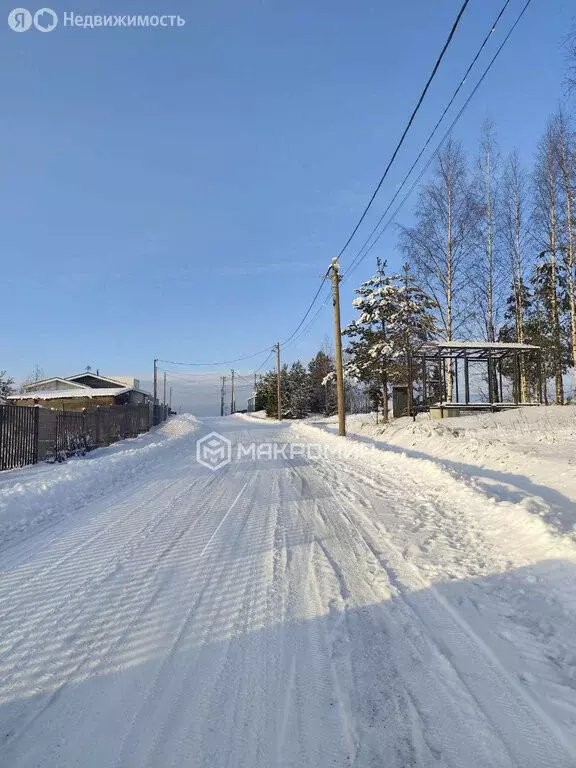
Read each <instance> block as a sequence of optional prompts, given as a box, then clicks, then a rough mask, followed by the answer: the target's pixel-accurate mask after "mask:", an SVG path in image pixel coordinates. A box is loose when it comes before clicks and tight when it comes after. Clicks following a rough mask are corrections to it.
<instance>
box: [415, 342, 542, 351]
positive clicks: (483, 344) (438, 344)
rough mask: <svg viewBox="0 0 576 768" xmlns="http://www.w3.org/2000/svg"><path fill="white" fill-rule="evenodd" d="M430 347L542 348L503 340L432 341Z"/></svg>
mask: <svg viewBox="0 0 576 768" xmlns="http://www.w3.org/2000/svg"><path fill="white" fill-rule="evenodd" d="M426 346H428V347H443V348H444V349H501V350H505V349H540V347H535V346H534V345H533V344H517V343H513V342H510V343H508V342H503V341H430V342H429V343H428V344H427V345H426Z"/></svg>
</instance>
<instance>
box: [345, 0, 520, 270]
mask: <svg viewBox="0 0 576 768" xmlns="http://www.w3.org/2000/svg"><path fill="white" fill-rule="evenodd" d="M531 2H532V0H526V3H525V4H524V7H523V8H522V10H521V11H520V13H519V14H518V16H517V17H516V20H515V21H514V24H513V25H512V26H511V28H510V30H509V31H508V34H507V35H506V37H505V38H504V40H503V41H502V43H501V44H500V46H499V47H498V48H497V50H496V53H495V54H494V56H493V57H492V58H491V59H490V62H489V64H488V66H487V67H486V69H485V70H484V72H483V73H482V75H481V77H480V79H479V80H478V82H477V83H476V85H475V86H474V88H473V90H472V92H471V93H470V95H469V96H468V98H467V99H466V101H465V102H464V104H463V105H462V107H461V108H460V110H459V112H458V114H457V115H456V117H455V118H454V120H453V121H452V123H451V124H450V127H449V128H448V130H447V131H446V133H445V134H444V136H443V137H442V139H441V140H440V142H439V144H438V145H437V147H436V149H435V150H434V152H433V153H432V154H431V155H430V157H429V158H428V160H427V162H426V165H425V166H424V167H423V168H422V170H421V171H420V173H419V175H418V176H417V178H416V179H415V180H414V182H413V184H412V186H411V187H410V189H409V190H408V192H407V193H406V195H405V196H404V197H403V198H402V200H401V202H400V205H398V207H397V208H396V210H395V211H394V213H393V214H392V216H391V217H390V218H389V219H388V221H387V222H386V224H385V225H384V226H383V227H382V229H381V230H380V232H379V233H378V235H377V236H376V238H375V239H374V241H373V242H372V243H371V244H370V245H369V246H368V248H367V249H366V251H365V253H364V254H362V256H361V258H360V259H358V256H359V255H360V253H362V249H363V248H364V247H365V245H366V243H365V244H364V246H362V248H361V249H360V251H359V252H358V254H357V255H356V257H355V259H354V261H353V262H352V264H351V265H350V267H349V268H348V270H347V271H346V274H345V278H347V277H348V276H349V275H350V273H351V272H353V271H354V269H356V268H357V267H358V266H359V265H360V264H361V263H362V262H363V261H364V259H365V258H366V256H367V255H368V254H369V253H370V251H371V250H372V248H373V247H374V246H375V245H376V243H377V242H378V241H379V240H380V238H381V237H382V235H383V234H384V232H386V230H387V229H388V227H389V226H390V224H391V223H392V222H393V221H394V219H395V218H396V216H397V215H398V214H399V212H400V210H401V209H402V207H403V206H404V204H405V203H406V201H407V200H408V198H409V197H410V196H411V195H412V193H413V192H414V190H415V188H416V187H417V186H418V184H419V182H420V181H421V179H422V177H423V176H424V174H425V173H426V171H427V170H428V168H429V167H430V165H431V163H432V161H433V160H434V158H435V157H436V156H437V154H438V152H439V151H440V149H441V148H442V146H443V145H444V142H445V141H446V139H447V138H448V136H450V134H451V133H452V131H453V129H454V126H455V125H456V124H457V123H458V121H459V120H460V118H461V117H462V115H463V114H464V111H465V110H466V108H467V107H468V105H469V104H470V102H471V101H472V99H473V98H474V96H475V95H476V93H477V91H478V89H479V88H480V86H481V85H482V83H483V82H484V79H485V78H486V76H487V75H488V73H489V72H490V70H491V69H492V66H493V64H494V62H495V61H496V59H497V58H498V56H499V55H500V52H501V51H502V49H503V48H504V46H505V45H506V43H507V42H508V40H509V38H510V36H511V35H512V33H513V32H514V30H515V29H516V27H517V26H518V24H519V22H520V20H521V19H522V17H523V16H524V14H525V13H526V11H527V9H528V6H529V5H530V3H531ZM411 170H412V169H411ZM409 175H410V171H409V173H408V174H407V175H406V178H405V179H404V181H403V182H402V184H401V185H400V187H399V189H398V190H397V192H396V194H395V195H394V197H393V198H392V201H391V203H390V205H389V206H388V208H387V209H386V211H385V212H384V215H385V214H386V212H387V211H388V210H390V208H391V206H392V203H393V202H394V200H396V198H397V197H398V194H399V193H400V191H401V190H402V188H403V186H404V184H405V182H406V180H407V178H408V176H409ZM383 217H384V216H382V217H381V219H380V221H382V219H383ZM379 223H380V222H379ZM377 226H378V225H377ZM374 231H375V230H373V231H372V233H371V235H370V237H372V235H373V234H374ZM370 237H369V238H368V240H369V239H370ZM366 242H368V241H366ZM357 259H358V260H357Z"/></svg>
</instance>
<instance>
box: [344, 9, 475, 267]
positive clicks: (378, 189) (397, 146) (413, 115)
mask: <svg viewBox="0 0 576 768" xmlns="http://www.w3.org/2000/svg"><path fill="white" fill-rule="evenodd" d="M468 2H469V0H464V3H463V4H462V7H461V8H460V10H459V11H458V15H457V16H456V20H455V21H454V23H453V25H452V29H451V30H450V34H449V35H448V37H447V38H446V42H445V43H444V45H443V47H442V50H441V51H440V55H439V56H438V58H437V59H436V64H435V65H434V68H433V69H432V72H431V73H430V75H429V77H428V80H427V81H426V85H425V86H424V90H423V91H422V93H421V94H420V98H419V99H418V102H417V103H416V106H415V107H414V109H413V111H412V114H411V115H410V118H409V120H408V123H407V124H406V127H405V128H404V131H403V133H402V136H401V137H400V141H399V142H398V144H397V145H396V149H395V150H394V152H393V153H392V157H391V158H390V160H389V162H388V165H387V166H386V169H385V171H384V173H383V174H382V177H381V178H380V181H379V182H378V184H377V185H376V189H375V190H374V192H373V193H372V196H371V197H370V200H369V201H368V204H367V205H366V207H365V208H364V211H363V212H362V215H361V216H360V218H359V219H358V222H357V223H356V226H355V227H354V229H353V230H352V232H351V233H350V236H349V237H348V240H346V242H345V243H344V246H343V248H342V250H341V251H340V253H339V254H338V256H337V258H338V259H340V257H341V256H342V254H343V253H344V251H345V250H346V248H348V246H349V245H350V243H351V241H352V238H353V237H354V235H355V234H356V232H357V231H358V229H359V228H360V225H361V224H362V222H363V221H364V219H365V218H366V214H367V213H368V211H369V210H370V208H371V206H372V203H373V202H374V200H375V198H376V195H377V194H378V192H379V191H380V188H381V187H382V184H383V183H384V180H385V179H386V177H387V176H388V171H389V170H390V168H391V167H392V164H393V162H394V160H395V159H396V155H397V154H398V152H399V151H400V148H401V146H402V144H403V143H404V139H405V138H406V136H407V134H408V131H409V130H410V128H411V127H412V123H413V122H414V118H415V117H416V114H417V113H418V110H419V109H420V106H421V105H422V102H423V101H424V97H425V96H426V94H427V92H428V89H429V88H430V85H431V83H432V80H434V77H435V76H436V72H437V71H438V68H439V66H440V63H441V61H442V59H443V58H444V54H445V53H446V51H447V50H448V46H449V45H450V43H451V42H452V38H453V37H454V33H455V32H456V29H457V27H458V24H459V23H460V19H461V18H462V16H463V14H464V11H465V10H466V6H467V5H468Z"/></svg>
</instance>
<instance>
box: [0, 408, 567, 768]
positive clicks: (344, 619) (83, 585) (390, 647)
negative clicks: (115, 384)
mask: <svg viewBox="0 0 576 768" xmlns="http://www.w3.org/2000/svg"><path fill="white" fill-rule="evenodd" d="M543 425H546V426H547V428H546V429H545V430H543V429H542V426H543ZM350 427H351V431H352V432H354V433H357V434H356V436H354V435H352V436H351V438H350V439H348V440H343V439H341V438H338V437H337V436H335V435H333V434H330V431H331V430H333V429H334V426H333V424H331V423H330V421H328V422H326V420H322V421H321V423H319V424H315V422H314V421H309V422H306V423H277V422H273V421H272V422H268V421H266V420H262V419H260V420H257V419H254V418H252V417H249V416H246V417H227V418H222V419H204V420H196V419H194V418H193V417H178V418H175V419H173V420H171V421H170V422H168V424H166V425H164V426H163V427H162V428H161V429H159V430H156V431H155V432H153V433H151V434H149V435H146V436H143V437H140V438H138V439H136V440H133V441H126V442H124V443H120V444H117V445H115V446H113V447H111V448H108V449H102V450H99V451H95V452H93V453H92V454H89V455H88V456H86V457H84V458H81V459H75V460H72V461H69V462H68V463H67V464H65V465H59V466H45V467H33V468H29V469H26V470H21V471H18V472H8V473H3V474H2V475H1V476H0V553H1V560H0V562H1V566H0V569H1V570H0V638H1V640H0V648H1V651H0V668H1V679H2V686H1V688H0V745H1V746H0V755H1V758H0V764H2V765H7V766H11V768H12V767H14V768H18V767H20V766H27V767H31V766H54V767H56V766H58V768H60V767H62V766H71V765H81V766H87V768H101V767H108V766H110V767H112V766H117V767H118V768H120V766H122V767H124V766H135V767H136V766H138V767H139V768H140V766H150V767H152V766H162V768H163V767H164V766H174V767H176V766H191V767H192V768H200V767H201V766H202V767H204V766H208V765H209V766H218V767H219V766H228V767H230V768H236V767H237V768H271V767H273V766H279V767H282V768H284V767H286V768H288V767H289V768H303V767H308V766H309V767H310V768H328V767H329V766H330V767H332V766H355V768H373V767H375V766H386V768H413V767H414V768H415V767H418V768H419V767H420V766H423V767H424V768H448V767H450V768H480V767H482V768H542V767H543V766H545V767H546V768H556V767H560V766H562V767H566V768H568V766H571V767H573V766H574V765H576V543H575V541H574V522H575V521H576V493H575V492H574V486H573V479H572V476H571V475H572V474H573V469H574V464H573V462H574V458H573V457H574V452H573V448H574V444H575V441H576V429H575V428H574V409H553V408H550V409H538V411H537V412H536V411H534V412H515V413H507V414H502V415H489V416H474V417H470V418H466V419H453V420H449V421H448V420H447V421H445V422H441V423H435V422H428V421H419V422H417V423H416V424H412V423H411V422H408V421H407V420H405V421H404V422H403V423H400V422H396V423H395V424H393V425H390V426H389V427H387V428H386V430H385V431H384V432H382V429H381V427H380V426H378V427H376V426H375V425H373V424H372V423H371V419H370V417H366V416H362V417H357V418H352V419H351V420H350ZM213 430H215V431H218V432H219V433H221V434H222V435H223V436H224V437H226V438H227V439H228V440H230V443H231V455H232V461H231V462H230V463H228V464H227V465H226V466H223V467H222V468H221V469H219V470H217V471H212V470H210V469H208V468H206V467H204V466H202V465H200V464H199V463H198V462H197V461H196V441H197V439H198V438H200V437H203V436H206V435H207V434H208V433H209V432H211V431H213ZM252 445H254V446H255V447H256V450H255V451H254V450H252V451H251V446H252ZM375 445H376V447H374V446H375ZM271 446H276V448H275V449H274V450H271Z"/></svg>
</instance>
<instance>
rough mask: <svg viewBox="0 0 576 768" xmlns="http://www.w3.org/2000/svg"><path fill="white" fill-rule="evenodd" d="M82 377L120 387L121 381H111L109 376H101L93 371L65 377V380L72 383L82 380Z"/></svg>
mask: <svg viewBox="0 0 576 768" xmlns="http://www.w3.org/2000/svg"><path fill="white" fill-rule="evenodd" d="M84 376H91V377H92V378H93V379H101V380H102V381H109V382H111V383H112V384H117V385H118V386H122V382H121V381H118V380H117V379H111V378H110V377H109V376H102V375H101V374H100V373H94V371H82V373H75V374H74V375H73V376H66V379H65V380H66V381H71V382H74V379H82V378H84ZM80 386H83V385H80Z"/></svg>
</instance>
